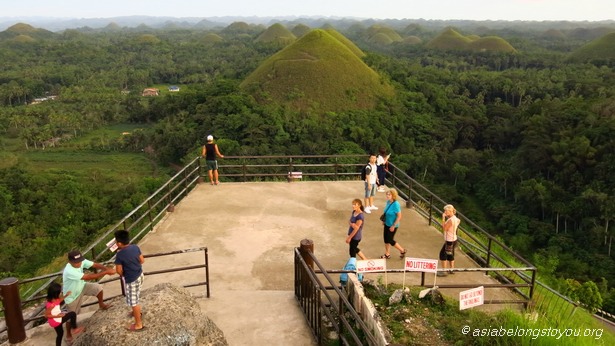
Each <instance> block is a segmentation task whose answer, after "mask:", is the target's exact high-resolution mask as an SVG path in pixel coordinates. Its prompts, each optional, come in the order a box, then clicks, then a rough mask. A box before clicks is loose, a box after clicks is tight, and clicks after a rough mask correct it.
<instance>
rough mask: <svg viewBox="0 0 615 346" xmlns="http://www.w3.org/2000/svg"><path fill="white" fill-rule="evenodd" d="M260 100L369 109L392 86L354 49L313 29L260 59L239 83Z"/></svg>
mask: <svg viewBox="0 0 615 346" xmlns="http://www.w3.org/2000/svg"><path fill="white" fill-rule="evenodd" d="M241 87H242V89H244V90H246V91H248V92H250V93H251V94H253V95H254V96H255V97H256V98H257V99H258V100H260V101H261V102H271V101H274V102H278V103H280V104H284V105H287V106H290V107H291V108H293V109H301V110H308V109H318V110H319V111H341V110H346V111H347V110H353V109H371V108H374V107H375V106H376V104H377V103H378V101H379V99H380V98H386V97H390V96H392V95H393V90H392V88H391V87H390V86H389V85H388V84H387V83H385V82H384V81H383V80H382V79H381V77H380V76H379V75H378V74H377V73H376V72H375V71H373V70H372V69H371V68H369V67H368V66H367V65H366V64H365V63H364V62H363V61H362V60H361V59H359V57H357V55H356V53H354V52H353V51H351V50H350V49H349V48H348V47H347V46H346V45H345V44H343V43H342V42H340V41H339V40H337V39H336V38H334V37H333V36H331V34H329V33H328V32H326V31H324V30H320V29H316V30H313V31H311V32H310V33H308V34H307V35H305V36H303V37H302V38H301V39H299V40H297V41H296V42H295V43H293V44H292V45H290V46H287V47H286V48H285V49H283V50H282V51H280V52H278V53H276V54H274V55H273V56H272V57H270V58H269V59H267V60H266V61H264V62H263V63H262V64H261V65H260V66H259V67H258V68H257V69H256V70H255V71H254V72H252V74H250V75H249V76H248V77H247V78H246V79H245V80H244V81H243V82H242V83H241Z"/></svg>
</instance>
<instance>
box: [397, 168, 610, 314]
mask: <svg viewBox="0 0 615 346" xmlns="http://www.w3.org/2000/svg"><path fill="white" fill-rule="evenodd" d="M389 167H391V168H392V169H391V170H390V172H389V173H388V174H387V176H388V178H387V181H388V182H389V183H390V184H391V185H393V186H394V187H396V188H397V189H398V191H399V194H400V195H401V196H402V197H403V198H405V199H406V201H407V204H410V206H413V207H414V208H415V210H416V211H417V212H418V213H419V214H420V215H422V216H423V217H425V218H426V219H428V221H429V224H430V225H431V223H432V222H433V223H435V224H437V225H438V226H439V227H440V229H441V227H442V225H441V224H440V223H439V222H438V221H437V220H438V218H437V217H436V218H434V216H433V215H434V211H435V215H439V213H441V212H442V210H441V209H439V208H437V207H435V206H434V203H433V201H434V200H437V201H439V202H440V204H441V205H445V204H447V203H446V202H445V201H444V200H443V199H441V198H440V197H439V196H437V195H436V194H434V193H433V192H431V191H430V190H429V189H428V188H426V187H425V186H423V185H422V184H420V183H419V182H417V181H416V180H414V179H413V178H411V177H410V176H408V175H407V174H406V173H405V172H403V171H401V170H399V169H398V168H397V167H396V166H395V165H394V164H392V163H389ZM400 177H401V178H400ZM398 186H401V188H398ZM421 192H422V193H421ZM423 194H426V195H427V196H423ZM419 201H420V202H422V203H423V204H426V205H428V207H427V208H424V207H423V206H422V205H421V203H419ZM457 215H458V217H460V218H461V219H462V220H463V221H464V222H463V223H462V225H461V226H460V227H459V230H461V234H462V235H461V237H460V238H459V239H458V240H459V242H460V243H461V244H462V245H463V246H464V248H465V249H466V251H467V252H469V255H470V256H471V257H473V258H474V259H475V260H477V261H478V262H480V263H481V264H482V265H484V266H486V267H492V262H493V261H494V260H495V261H496V262H497V263H500V264H502V265H504V266H505V267H511V266H512V265H514V264H512V263H508V262H507V260H506V259H504V258H502V256H500V255H498V254H497V253H496V252H494V251H493V250H494V249H493V247H494V246H498V247H499V248H500V249H501V250H502V251H503V252H504V253H505V254H507V255H510V256H512V258H513V259H514V260H517V261H519V262H520V263H521V264H522V265H524V266H527V267H531V268H533V269H532V270H527V271H529V272H531V276H528V275H527V274H525V273H524V272H523V271H518V270H516V271H514V272H515V275H516V276H517V277H518V278H519V279H521V280H523V281H524V282H529V283H531V287H530V288H529V290H530V291H529V294H527V295H526V294H524V293H523V292H521V291H519V290H518V289H517V288H513V290H515V291H516V292H517V293H519V294H521V295H522V296H525V297H526V298H527V299H528V301H529V302H531V303H532V305H533V307H534V308H539V309H543V310H549V309H550V306H552V305H558V304H561V303H564V304H566V306H567V307H566V308H563V310H568V311H570V312H569V313H567V315H568V316H571V315H572V314H574V312H575V310H576V309H577V308H578V307H579V306H581V304H580V303H578V302H574V301H572V300H571V299H570V298H568V297H566V296H565V295H563V294H561V293H559V292H557V291H556V290H554V289H553V288H551V287H549V286H548V285H546V284H544V283H542V282H540V281H538V280H537V279H536V268H535V266H534V265H532V264H531V263H530V262H529V261H527V260H526V259H525V258H523V257H522V256H520V255H519V254H517V253H516V252H514V251H513V250H512V249H510V248H509V247H508V246H507V245H506V244H504V243H502V242H501V241H500V240H499V239H497V238H496V237H494V236H493V235H491V234H490V233H488V232H487V231H485V230H484V229H483V228H482V227H480V226H479V225H477V224H476V223H474V222H473V221H472V220H470V219H469V218H467V217H466V216H465V215H463V214H462V213H460V212H457ZM465 225H469V226H470V227H466V226H465ZM474 231H478V232H479V233H478V235H480V236H481V237H483V238H485V240H486V241H487V245H486V246H485V244H483V242H482V241H481V240H480V239H478V237H477V235H475V234H474V233H473V232H474ZM464 237H468V238H470V240H472V241H473V242H474V243H471V242H469V241H468V240H466V239H464ZM475 244H478V245H479V246H476V245H475ZM472 248H474V249H479V250H481V251H480V252H482V253H484V254H485V255H486V257H485V258H483V257H482V256H480V255H479V254H478V253H477V252H476V251H473V250H472ZM489 271H490V272H491V271H492V270H489ZM495 275H496V277H497V278H498V279H499V280H500V281H504V282H510V280H509V279H508V278H507V277H505V276H502V275H499V274H498V273H496V274H495ZM537 289H541V290H542V289H544V290H546V291H547V292H549V293H550V294H552V296H554V297H556V302H553V299H549V301H548V302H546V301H545V299H543V300H542V301H536V299H534V298H535V296H534V295H535V293H536V290H537ZM561 310H562V309H559V311H560V313H561ZM593 315H594V317H596V318H599V319H600V320H602V321H605V322H608V323H609V324H611V325H613V326H615V322H614V321H615V316H614V315H612V314H609V313H608V312H605V311H603V310H600V309H598V310H597V312H596V313H594V314H593Z"/></svg>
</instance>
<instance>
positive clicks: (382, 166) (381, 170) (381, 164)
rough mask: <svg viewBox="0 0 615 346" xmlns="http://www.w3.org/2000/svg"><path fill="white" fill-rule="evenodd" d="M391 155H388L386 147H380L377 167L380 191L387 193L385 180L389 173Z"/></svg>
mask: <svg viewBox="0 0 615 346" xmlns="http://www.w3.org/2000/svg"><path fill="white" fill-rule="evenodd" d="M390 156H391V154H388V155H387V151H386V149H385V148H384V147H380V150H378V157H377V158H376V167H377V169H378V191H380V192H384V191H385V188H384V187H385V179H386V171H387V168H386V166H387V163H388V161H389V157H390Z"/></svg>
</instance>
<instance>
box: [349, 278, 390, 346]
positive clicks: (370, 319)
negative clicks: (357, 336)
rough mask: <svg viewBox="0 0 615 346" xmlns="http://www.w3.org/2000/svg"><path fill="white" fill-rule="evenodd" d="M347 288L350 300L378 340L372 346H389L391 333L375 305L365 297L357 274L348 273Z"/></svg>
mask: <svg viewBox="0 0 615 346" xmlns="http://www.w3.org/2000/svg"><path fill="white" fill-rule="evenodd" d="M346 287H347V288H346V289H347V291H348V299H349V300H350V302H351V304H352V305H353V306H354V309H355V310H356V311H357V313H358V314H359V316H361V319H362V320H363V322H364V323H365V324H366V325H367V327H368V328H369V331H370V332H371V334H372V335H373V336H374V339H376V343H375V344H374V345H372V346H387V345H388V344H389V341H387V336H388V335H389V333H388V332H387V330H386V328H384V327H383V326H382V320H381V319H380V316H379V315H378V311H377V310H376V307H375V306H374V303H372V301H371V300H370V299H369V298H367V297H366V296H365V291H364V290H363V284H361V282H360V281H359V279H358V278H357V276H356V275H355V274H352V273H348V285H347V286H346ZM389 339H390V337H389Z"/></svg>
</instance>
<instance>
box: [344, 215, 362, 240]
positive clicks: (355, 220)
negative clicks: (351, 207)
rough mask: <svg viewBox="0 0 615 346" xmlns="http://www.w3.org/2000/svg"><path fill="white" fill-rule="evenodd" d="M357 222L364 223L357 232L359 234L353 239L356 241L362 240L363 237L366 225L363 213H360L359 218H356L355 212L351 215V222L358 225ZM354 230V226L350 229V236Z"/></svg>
mask: <svg viewBox="0 0 615 346" xmlns="http://www.w3.org/2000/svg"><path fill="white" fill-rule="evenodd" d="M357 220H361V221H363V222H361V226H360V227H359V230H358V231H357V234H355V235H354V236H353V237H352V239H354V240H361V237H362V233H363V224H364V223H365V216H364V215H363V213H360V214H359V215H357V216H354V211H352V213H351V214H350V222H352V223H356V222H357ZM352 231H353V228H352V226H350V227H348V235H350V233H352Z"/></svg>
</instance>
